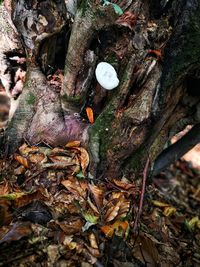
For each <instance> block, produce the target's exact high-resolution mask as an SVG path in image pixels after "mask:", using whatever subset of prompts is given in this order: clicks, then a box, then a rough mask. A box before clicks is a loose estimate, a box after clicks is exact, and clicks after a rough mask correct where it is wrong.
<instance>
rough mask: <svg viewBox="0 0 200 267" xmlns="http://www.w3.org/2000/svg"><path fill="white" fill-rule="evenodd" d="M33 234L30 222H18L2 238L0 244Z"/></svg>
mask: <svg viewBox="0 0 200 267" xmlns="http://www.w3.org/2000/svg"><path fill="white" fill-rule="evenodd" d="M31 233H32V229H31V223H30V222H16V223H14V224H13V225H12V226H11V229H10V230H9V231H8V232H7V233H6V234H5V235H4V236H3V238H1V240H0V244H2V243H4V242H7V243H9V242H11V241H17V240H20V239H21V238H23V237H26V236H29V235H30V234H31Z"/></svg>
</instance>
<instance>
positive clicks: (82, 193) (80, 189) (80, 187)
mask: <svg viewBox="0 0 200 267" xmlns="http://www.w3.org/2000/svg"><path fill="white" fill-rule="evenodd" d="M61 184H62V185H63V186H64V187H66V188H67V190H69V191H70V192H71V193H73V194H75V195H76V196H78V197H82V198H85V197H86V193H87V191H86V188H87V184H86V183H84V182H82V181H81V182H80V181H78V180H76V179H75V178H74V179H73V180H71V181H70V180H64V181H62V182H61Z"/></svg>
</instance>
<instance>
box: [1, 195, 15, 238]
mask: <svg viewBox="0 0 200 267" xmlns="http://www.w3.org/2000/svg"><path fill="white" fill-rule="evenodd" d="M11 205H12V204H11V201H8V200H5V199H1V200H0V227H2V226H4V225H9V223H10V222H11V221H12V219H13V218H12V213H11V210H10V206H11ZM0 236H1V235H0Z"/></svg>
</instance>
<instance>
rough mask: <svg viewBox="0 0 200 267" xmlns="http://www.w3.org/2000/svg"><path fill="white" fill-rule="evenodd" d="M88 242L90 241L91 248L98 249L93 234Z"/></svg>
mask: <svg viewBox="0 0 200 267" xmlns="http://www.w3.org/2000/svg"><path fill="white" fill-rule="evenodd" d="M89 241H90V246H91V247H92V248H97V249H98V248H99V247H98V244H97V240H96V236H95V234H94V233H91V234H90V235H89Z"/></svg>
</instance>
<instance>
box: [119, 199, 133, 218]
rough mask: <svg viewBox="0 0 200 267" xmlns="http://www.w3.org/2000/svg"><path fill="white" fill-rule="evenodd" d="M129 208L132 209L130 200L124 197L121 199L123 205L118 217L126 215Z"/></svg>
mask: <svg viewBox="0 0 200 267" xmlns="http://www.w3.org/2000/svg"><path fill="white" fill-rule="evenodd" d="M129 209H130V201H129V200H127V199H125V198H124V199H123V200H121V205H120V208H119V211H118V215H117V217H116V219H120V218H124V217H126V216H127V214H128V212H129Z"/></svg>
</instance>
